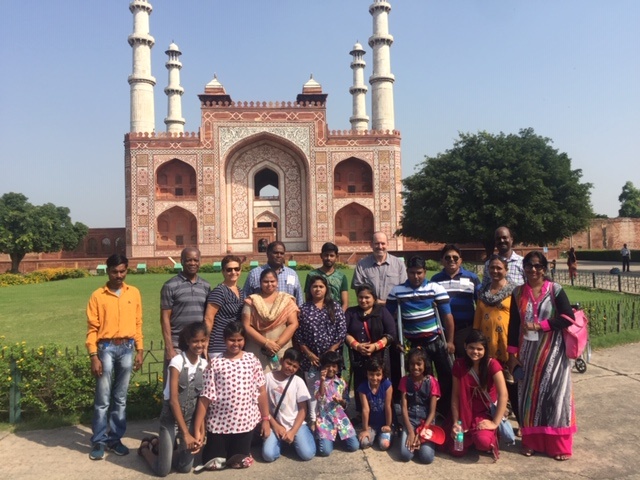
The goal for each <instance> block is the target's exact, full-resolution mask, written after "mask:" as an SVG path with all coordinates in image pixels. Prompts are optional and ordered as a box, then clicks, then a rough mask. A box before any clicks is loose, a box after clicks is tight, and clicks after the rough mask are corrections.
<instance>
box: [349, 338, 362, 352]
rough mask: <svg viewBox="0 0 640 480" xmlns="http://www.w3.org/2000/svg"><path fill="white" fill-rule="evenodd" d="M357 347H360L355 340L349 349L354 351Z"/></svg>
mask: <svg viewBox="0 0 640 480" xmlns="http://www.w3.org/2000/svg"><path fill="white" fill-rule="evenodd" d="M358 345H360V342H358V341H357V340H354V341H353V342H351V345H350V347H351V349H352V350H355V349H356V347H357V346H358Z"/></svg>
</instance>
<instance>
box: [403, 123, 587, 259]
mask: <svg viewBox="0 0 640 480" xmlns="http://www.w3.org/2000/svg"><path fill="white" fill-rule="evenodd" d="M551 143H552V141H551V140H550V139H549V138H544V137H541V136H539V135H536V134H535V133H534V131H533V129H531V128H527V129H523V130H520V132H519V134H518V135H516V134H509V135H505V134H504V133H500V134H499V135H493V134H490V133H487V132H478V133H477V134H470V133H461V134H460V138H459V139H458V140H456V141H455V143H454V145H453V148H451V149H450V150H447V151H446V152H445V153H440V154H438V155H437V156H435V157H425V160H424V162H423V163H422V164H421V168H420V170H419V171H418V172H417V173H415V174H414V175H412V176H410V177H408V178H406V179H405V180H403V184H404V188H405V191H404V192H403V196H404V199H405V205H404V212H403V217H402V219H401V227H400V229H399V231H398V233H400V234H402V235H404V236H406V237H412V238H416V239H419V240H423V241H427V242H447V243H449V242H453V243H478V242H481V243H482V244H483V245H484V247H485V250H486V251H487V253H490V252H493V249H494V232H495V229H496V228H497V227H499V226H501V225H505V226H507V227H509V228H510V229H511V231H512V233H513V235H514V238H515V240H516V241H517V242H520V243H523V244H528V245H547V244H551V243H555V242H557V241H559V240H561V239H563V238H566V237H568V236H570V235H572V234H574V233H577V232H579V231H581V230H583V229H585V228H586V227H587V225H588V224H589V219H590V218H592V216H593V213H592V209H591V200H590V197H591V193H590V190H591V187H592V185H591V184H590V183H580V178H581V177H582V171H581V170H572V169H571V159H570V158H569V157H568V156H567V154H566V153H559V152H558V151H557V150H556V149H554V148H553V147H552V146H551Z"/></svg>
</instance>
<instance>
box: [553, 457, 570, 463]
mask: <svg viewBox="0 0 640 480" xmlns="http://www.w3.org/2000/svg"><path fill="white" fill-rule="evenodd" d="M570 458H571V455H555V456H554V457H553V459H554V460H557V461H558V462H564V461H565V460H569V459H570Z"/></svg>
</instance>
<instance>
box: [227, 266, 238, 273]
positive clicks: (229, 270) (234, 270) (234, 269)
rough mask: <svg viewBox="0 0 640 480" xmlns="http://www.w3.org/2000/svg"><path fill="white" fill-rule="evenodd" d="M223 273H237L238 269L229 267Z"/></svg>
mask: <svg viewBox="0 0 640 480" xmlns="http://www.w3.org/2000/svg"><path fill="white" fill-rule="evenodd" d="M224 271H225V272H227V273H231V272H239V271H240V267H229V268H225V269H224Z"/></svg>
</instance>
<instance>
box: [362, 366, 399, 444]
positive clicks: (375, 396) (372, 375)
mask: <svg viewBox="0 0 640 480" xmlns="http://www.w3.org/2000/svg"><path fill="white" fill-rule="evenodd" d="M366 369H367V380H365V381H364V382H362V383H361V384H360V385H359V386H358V392H357V393H358V396H359V397H360V404H361V405H362V431H361V432H360V434H359V435H358V440H360V448H369V447H370V446H371V445H373V442H374V440H375V439H376V437H377V438H378V447H379V448H380V450H387V449H388V448H389V447H390V446H391V422H392V421H393V417H392V416H391V398H392V396H393V387H392V386H391V382H390V381H389V379H388V378H386V376H385V375H384V369H383V365H382V362H381V361H380V359H378V358H376V357H373V358H371V359H370V360H369V361H368V362H367V363H366Z"/></svg>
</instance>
